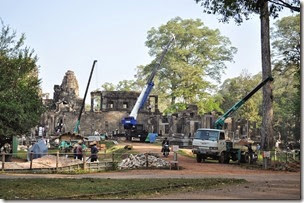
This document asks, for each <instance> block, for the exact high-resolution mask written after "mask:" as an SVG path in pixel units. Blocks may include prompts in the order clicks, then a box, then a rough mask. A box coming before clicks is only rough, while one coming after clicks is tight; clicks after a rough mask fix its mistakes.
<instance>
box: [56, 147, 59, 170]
mask: <svg viewBox="0 0 304 203" xmlns="http://www.w3.org/2000/svg"><path fill="white" fill-rule="evenodd" d="M58 162H59V151H57V153H56V172H58Z"/></svg>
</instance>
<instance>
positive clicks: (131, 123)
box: [122, 35, 175, 130]
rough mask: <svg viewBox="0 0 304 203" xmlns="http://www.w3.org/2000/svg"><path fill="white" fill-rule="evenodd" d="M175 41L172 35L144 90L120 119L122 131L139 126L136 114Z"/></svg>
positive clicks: (145, 99) (144, 101)
mask: <svg viewBox="0 0 304 203" xmlns="http://www.w3.org/2000/svg"><path fill="white" fill-rule="evenodd" d="M174 40H175V37H174V35H172V38H171V39H170V41H169V42H168V44H167V45H166V46H165V48H164V50H163V52H162V55H161V57H160V59H159V60H158V61H157V63H156V65H155V67H154V69H153V71H152V73H151V75H150V77H149V78H148V81H147V83H146V85H145V87H144V89H143V90H142V91H141V93H140V95H139V97H138V98H137V101H136V103H135V105H134V107H133V109H132V111H131V113H130V115H129V116H128V117H125V118H124V119H122V124H123V126H124V129H129V130H130V129H136V127H137V126H139V124H137V120H136V118H137V114H138V111H139V110H140V109H142V108H143V106H144V105H145V103H146V101H147V99H148V97H149V94H150V92H151V91H152V88H153V86H154V82H153V79H154V77H155V75H156V72H157V70H158V69H159V67H160V65H161V63H162V61H163V59H164V57H165V55H166V53H167V52H168V49H169V47H170V45H171V43H172V42H173V41H174ZM141 130H142V126H141Z"/></svg>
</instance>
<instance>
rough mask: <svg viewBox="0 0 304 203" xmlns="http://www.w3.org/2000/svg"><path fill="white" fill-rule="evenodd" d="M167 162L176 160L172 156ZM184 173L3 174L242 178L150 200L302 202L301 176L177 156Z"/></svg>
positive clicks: (145, 148) (142, 147) (150, 148)
mask: <svg viewBox="0 0 304 203" xmlns="http://www.w3.org/2000/svg"><path fill="white" fill-rule="evenodd" d="M131 144H132V145H133V149H134V150H135V151H138V152H142V153H143V152H154V153H160V146H155V145H151V144H143V143H135V142H133V143H131ZM164 159H165V160H168V161H170V160H173V153H170V155H169V157H168V158H164ZM178 161H179V165H180V166H181V167H182V169H181V170H161V169H153V170H128V171H115V172H104V173H94V174H92V173H90V174H82V175H76V176H75V175H62V174H26V175H23V174H0V179H6V178H101V179H102V178H112V179H119V178H211V177H217V178H220V177H223V178H242V179H245V180H247V181H248V183H245V184H240V185H235V186H231V187H221V188H217V189H209V190H204V191H195V192H187V193H179V192H176V193H175V192H173V193H170V194H168V195H164V196H153V197H151V199H183V200H194V199H248V200H266V199H272V200H275V199H281V200H300V199H301V173H300V172H284V171H270V170H251V169H245V168H241V167H240V166H238V165H237V164H233V163H232V164H218V163H208V162H207V163H196V160H195V159H192V158H189V157H185V156H178Z"/></svg>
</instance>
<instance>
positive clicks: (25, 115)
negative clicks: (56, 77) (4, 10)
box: [0, 22, 44, 137]
mask: <svg viewBox="0 0 304 203" xmlns="http://www.w3.org/2000/svg"><path fill="white" fill-rule="evenodd" d="M24 41H25V35H24V34H22V35H21V37H20V38H19V39H17V36H16V32H15V31H12V30H11V28H10V27H9V26H8V25H4V23H3V22H1V31H0V73H1V74H0V136H7V137H12V136H14V135H21V134H25V133H27V132H29V131H30V128H32V127H34V126H36V125H38V122H39V119H40V116H41V114H42V112H43V110H44V108H43V105H42V100H41V97H40V95H39V94H40V92H41V90H40V88H39V84H40V80H39V79H38V68H37V64H36V62H37V57H36V56H35V55H34V50H32V49H30V48H29V47H26V46H24Z"/></svg>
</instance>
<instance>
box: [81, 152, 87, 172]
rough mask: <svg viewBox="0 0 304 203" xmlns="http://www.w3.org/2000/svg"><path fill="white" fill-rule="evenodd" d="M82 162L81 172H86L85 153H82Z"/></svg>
mask: <svg viewBox="0 0 304 203" xmlns="http://www.w3.org/2000/svg"><path fill="white" fill-rule="evenodd" d="M82 161H83V170H86V169H87V162H86V153H83V157H82Z"/></svg>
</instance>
